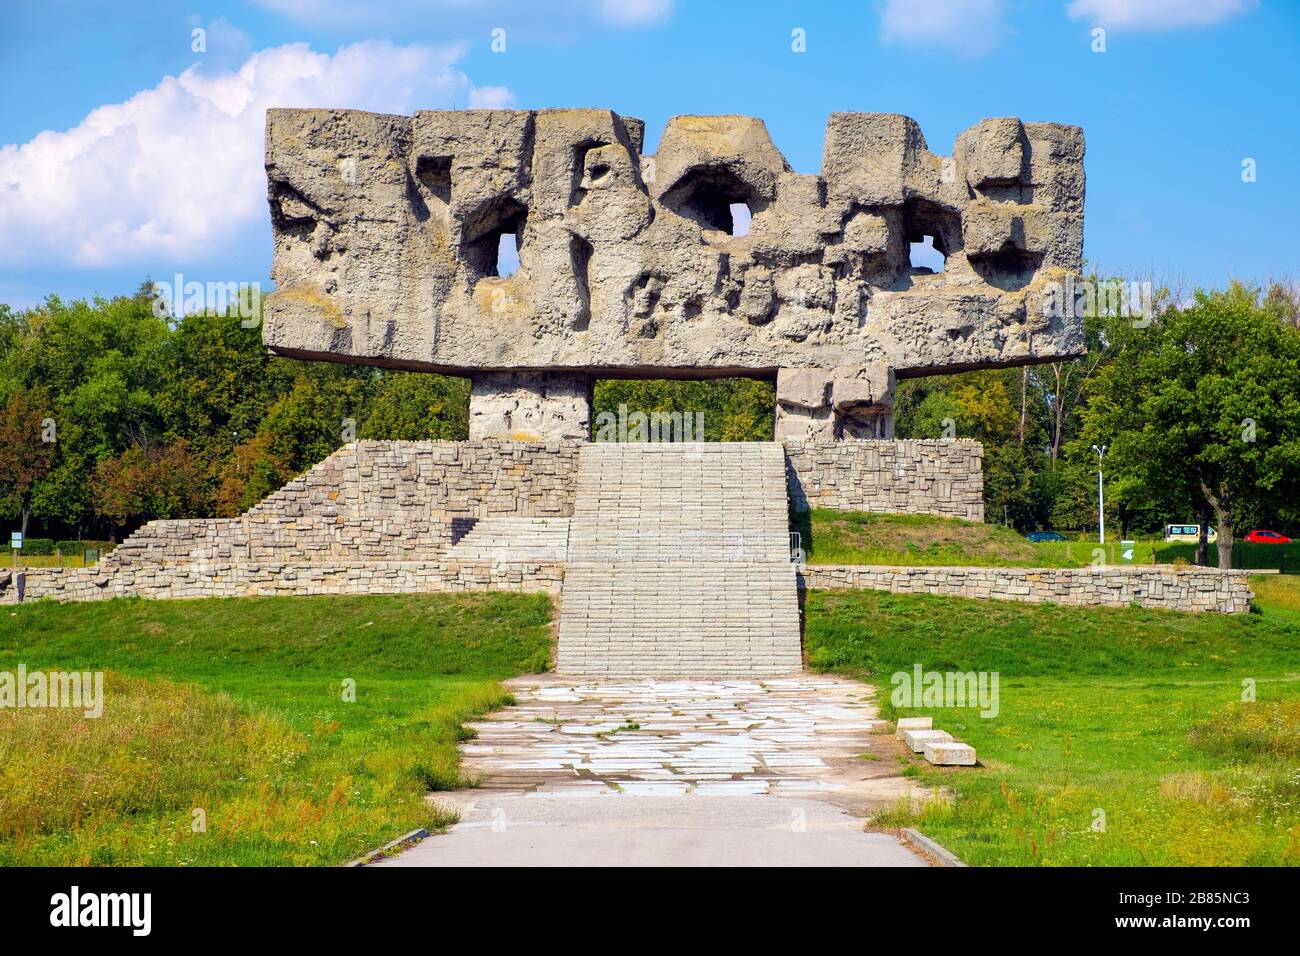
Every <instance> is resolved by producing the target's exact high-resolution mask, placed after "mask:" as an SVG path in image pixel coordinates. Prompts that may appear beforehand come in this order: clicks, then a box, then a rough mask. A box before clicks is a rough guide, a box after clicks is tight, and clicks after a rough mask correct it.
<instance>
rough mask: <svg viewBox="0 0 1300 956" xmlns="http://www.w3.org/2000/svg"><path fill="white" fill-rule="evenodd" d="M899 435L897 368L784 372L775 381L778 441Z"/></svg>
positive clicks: (845, 367) (841, 439) (790, 370)
mask: <svg viewBox="0 0 1300 956" xmlns="http://www.w3.org/2000/svg"><path fill="white" fill-rule="evenodd" d="M893 437H894V370H893V369H892V368H888V367H886V366H884V365H876V366H860V367H855V366H840V367H838V368H783V369H780V370H779V371H778V372H777V377H776V440H777V441H865V440H868V439H887V440H888V439H892V438H893Z"/></svg>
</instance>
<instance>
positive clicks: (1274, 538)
mask: <svg viewBox="0 0 1300 956" xmlns="http://www.w3.org/2000/svg"><path fill="white" fill-rule="evenodd" d="M1244 540H1246V541H1249V542H1250V543H1251V544H1290V543H1291V539H1290V538H1288V537H1287V536H1286V535H1284V534H1278V533H1277V532H1276V531H1264V530H1263V529H1261V528H1256V529H1255V530H1254V531H1252V532H1251V533H1250V534H1248V535H1246V537H1245V539H1244Z"/></svg>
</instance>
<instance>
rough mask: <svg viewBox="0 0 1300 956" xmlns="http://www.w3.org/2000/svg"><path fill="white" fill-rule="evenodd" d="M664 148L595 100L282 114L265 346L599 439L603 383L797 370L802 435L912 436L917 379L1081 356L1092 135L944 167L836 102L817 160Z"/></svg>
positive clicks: (1039, 130)
mask: <svg viewBox="0 0 1300 956" xmlns="http://www.w3.org/2000/svg"><path fill="white" fill-rule="evenodd" d="M643 140H644V124H643V123H642V122H641V121H640V120H636V119H632V118H629V117H625V116H620V115H618V114H616V113H613V112H610V111H608V110H596V109H583V110H538V111H531V110H467V111H422V112H417V113H416V114H415V115H414V117H407V116H387V115H379V114H374V113H363V112H355V111H349V110H298V109H277V110H270V111H268V114H267V127H266V170H267V176H268V180H269V198H270V204H271V219H272V223H273V226H274V234H275V263H274V268H273V275H274V279H275V282H276V291H275V293H273V294H272V295H271V296H269V297H268V299H267V301H266V303H265V310H264V316H263V318H264V324H263V335H264V339H265V342H266V344H267V345H268V346H269V347H270V348H271V349H272V350H273V351H274V352H276V353H278V354H281V355H286V356H293V357H297V358H308V359H324V360H329V361H338V362H359V363H365V364H371V365H381V366H387V367H393V368H403V369H415V370H426V371H436V372H448V373H455V374H461V375H468V376H469V377H470V378H471V379H472V396H471V407H470V436H471V438H472V439H488V438H514V439H519V440H525V441H539V440H555V439H565V438H576V439H585V438H588V437H589V433H590V427H591V399H590V395H591V385H592V381H593V379H594V378H595V377H608V378H634V377H653V378H710V377H720V376H732V375H744V376H751V377H759V378H767V379H772V380H775V382H776V387H777V393H776V397H777V415H776V436H775V437H776V438H777V440H799V439H803V440H825V439H869V438H877V439H879V438H892V436H893V414H892V394H893V389H894V384H895V380H896V378H899V377H907V376H915V375H923V374H931V373H938V372H955V371H961V370H966V369H975V368H987V367H994V366H1006V365H1019V364H1024V363H1028V362H1043V361H1050V360H1055V359H1061V358H1065V357H1069V356H1072V355H1076V354H1078V353H1080V352H1081V350H1082V348H1083V337H1082V321H1081V320H1080V319H1078V318H1074V317H1070V316H1065V317H1060V316H1055V317H1047V316H1045V311H1049V310H1044V309H1043V307H1042V302H1043V299H1044V297H1045V292H1046V290H1047V289H1048V288H1049V287H1050V286H1051V284H1053V283H1059V282H1062V281H1063V279H1064V277H1065V275H1066V274H1068V273H1074V272H1077V271H1078V270H1079V268H1080V265H1081V259H1082V252H1083V194H1084V176H1083V133H1082V131H1081V130H1080V129H1079V128H1077V127H1074V126H1061V125H1057V124H1053V123H1022V122H1021V121H1020V120H1017V119H1012V118H1001V119H988V120H983V121H982V122H980V123H977V124H976V125H975V126H973V127H971V128H970V129H968V130H966V131H964V132H963V133H961V134H960V135H959V136H958V137H957V142H956V146H955V148H954V150H953V155H952V156H951V157H946V156H940V155H937V154H934V153H931V152H930V151H929V149H928V148H927V146H926V141H925V138H924V137H923V136H922V135H921V131H920V129H919V128H918V126H917V124H916V123H915V122H914V121H913V120H911V119H909V118H907V117H905V116H898V115H893V114H884V113H835V114H832V115H831V117H830V120H829V122H828V124H827V128H826V136H825V144H824V151H823V158H822V171H821V173H820V174H819V175H804V174H799V173H795V172H792V171H791V169H790V166H789V164H788V163H787V162H786V160H785V158H784V157H783V156H782V155H781V153H780V152H779V151H778V150H777V148H776V147H775V145H773V143H772V140H771V138H770V137H769V136H768V133H767V129H766V127H765V126H764V125H763V123H762V121H761V120H757V119H752V118H749V117H744V116H678V117H674V118H673V119H671V120H670V121H669V122H668V125H667V128H666V129H665V130H664V133H663V136H662V138H661V139H660V142H659V146H658V150H657V151H656V152H655V153H654V154H653V155H646V154H644V153H643V150H642V145H643ZM742 206H743V207H745V209H744V210H742V209H741V208H740V207H742ZM746 212H747V214H748V217H749V220H750V222H749V228H748V231H747V234H738V233H742V232H744V230H743V229H738V228H737V223H738V222H743V220H744V217H745V215H746ZM503 236H508V237H512V238H513V241H514V242H515V243H516V246H517V251H518V259H519V267H518V270H517V271H515V272H514V273H513V274H510V275H501V274H499V272H500V271H501V270H499V268H498V267H499V265H500V263H499V261H498V257H499V250H500V248H501V243H502V237H503ZM927 237H929V242H930V243H931V244H932V245H933V247H934V249H935V250H937V252H938V253H939V254H941V255H942V256H943V257H944V263H943V268H942V270H941V271H938V272H935V271H932V270H930V269H926V268H920V267H915V266H913V265H912V264H911V262H910V257H909V251H910V244H911V243H917V242H922V241H923V240H925V239H926V238H927ZM508 241H510V240H509V239H507V242H508Z"/></svg>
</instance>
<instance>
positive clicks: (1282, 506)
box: [0, 282, 1300, 566]
mask: <svg viewBox="0 0 1300 956" xmlns="http://www.w3.org/2000/svg"><path fill="white" fill-rule="evenodd" d="M1157 300H1158V302H1159V307H1158V308H1156V309H1155V312H1154V315H1153V316H1152V317H1151V318H1150V319H1149V320H1148V321H1140V322H1139V321H1134V320H1133V319H1132V318H1131V317H1128V316H1121V315H1118V314H1115V315H1105V314H1094V315H1089V316H1087V317H1086V319H1085V338H1086V345H1087V351H1086V354H1084V355H1083V356H1081V357H1080V358H1077V359H1073V360H1070V361H1063V362H1053V363H1048V364H1045V365H1036V366H1025V367H1023V368H1010V369H996V370H984V371H977V372H968V373H963V374H958V375H948V376H932V377H927V378H917V379H910V380H906V381H903V382H900V383H899V388H898V391H897V395H896V409H895V411H896V431H897V435H898V437H899V438H935V437H957V438H972V439H977V440H979V441H981V442H983V444H984V447H985V459H984V468H985V499H986V515H987V517H988V520H990V521H1001V522H1005V523H1007V524H1009V525H1012V526H1014V527H1016V528H1018V529H1020V530H1022V531H1028V530H1032V529H1036V528H1055V529H1058V530H1066V531H1069V530H1086V529H1089V528H1092V527H1095V526H1096V523H1097V517H1098V516H1097V497H1096V471H1097V464H1098V461H1097V456H1096V453H1095V452H1094V451H1093V445H1097V446H1103V445H1104V446H1105V447H1106V454H1105V457H1104V458H1103V459H1102V466H1103V468H1104V470H1105V475H1106V499H1107V500H1106V512H1107V513H1106V519H1107V522H1108V525H1110V526H1112V527H1114V528H1115V529H1116V530H1117V531H1118V532H1119V533H1120V534H1121V535H1130V534H1135V533H1142V532H1150V531H1154V530H1156V529H1158V528H1159V527H1160V526H1161V525H1163V524H1165V523H1169V522H1173V523H1181V522H1197V523H1200V524H1201V525H1202V526H1205V525H1210V524H1212V525H1214V527H1215V528H1216V529H1217V531H1218V534H1219V560H1220V562H1221V563H1225V566H1226V562H1230V561H1231V545H1232V541H1233V540H1234V538H1236V537H1239V536H1240V534H1241V533H1242V531H1243V530H1245V529H1248V528H1249V527H1252V526H1274V527H1277V528H1278V529H1279V530H1281V529H1295V528H1296V525H1297V523H1298V522H1300V318H1298V316H1300V296H1297V294H1296V292H1295V290H1294V289H1292V288H1288V287H1285V286H1282V285H1274V286H1271V287H1270V288H1268V289H1267V290H1260V289H1256V288H1250V287H1246V286H1243V285H1240V284H1233V285H1232V286H1230V287H1229V288H1228V289H1226V290H1221V291H1215V292H1198V293H1196V294H1195V295H1194V296H1192V297H1191V298H1190V299H1189V300H1187V301H1182V302H1177V303H1175V302H1173V301H1172V296H1171V295H1170V294H1169V293H1168V291H1167V290H1166V291H1165V292H1164V293H1163V294H1162V295H1161V296H1158V297H1157ZM153 301H154V296H153V289H152V285H151V284H150V283H148V282H146V283H144V284H143V285H142V286H141V287H140V289H139V290H138V291H137V292H136V294H135V295H132V296H121V297H117V298H113V299H95V300H93V301H85V300H78V301H74V302H64V301H63V300H62V299H60V298H58V297H57V296H51V297H50V298H49V299H47V300H46V302H45V303H43V304H42V305H40V306H38V307H36V308H32V309H26V310H13V309H11V308H9V307H7V306H3V305H0V516H3V517H4V518H5V519H7V520H8V521H10V522H11V523H12V524H13V526H14V527H15V528H16V529H17V530H22V531H24V532H25V533H27V532H31V531H33V530H35V531H39V532H42V533H44V534H46V535H48V536H49V537H56V536H63V537H75V538H89V537H103V538H108V539H112V540H117V539H118V538H120V537H121V536H122V535H123V534H125V533H128V532H129V531H131V530H133V529H134V528H135V527H136V526H138V525H139V524H141V523H143V522H145V521H148V520H150V519H154V518H179V517H192V516H212V515H217V516H232V515H236V514H239V513H240V512H241V511H243V510H245V509H247V508H248V507H250V506H251V505H253V504H255V503H256V502H257V501H259V500H261V499H262V498H263V497H265V496H266V495H268V494H270V493H271V492H272V491H274V490H275V489H277V488H279V487H280V486H281V485H283V484H284V483H285V482H286V481H288V480H289V479H291V478H292V477H294V476H295V475H297V474H300V473H301V472H303V471H305V470H306V469H307V468H309V467H310V466H312V465H313V464H315V463H316V462H318V461H320V460H321V459H323V458H324V457H325V456H327V455H329V454H330V453H331V452H333V451H334V450H335V449H337V448H338V447H340V446H341V445H343V444H345V443H346V442H347V441H350V440H352V439H366V438H382V439H401V440H411V439H429V438H435V439H464V438H465V437H467V431H468V424H467V422H468V401H469V386H468V382H467V381H466V380H465V379H459V378H453V377H448V376H441V375H431V374H424V373H417V372H398V371H389V370H383V369H375V368H369V367H363V366H352V365H342V364H330V363H324V362H300V361H295V360H292V359H284V358H278V357H274V356H271V355H270V354H269V353H267V351H266V349H265V348H264V347H263V346H262V342H261V332H260V329H259V328H258V327H256V324H255V323H250V322H241V321H240V319H239V317H238V316H237V315H233V314H232V315H220V314H212V313H202V314H192V315H187V316H185V317H184V318H182V319H180V320H173V319H170V318H169V317H167V316H161V317H160V316H158V315H156V314H155V312H154V309H153V308H152V305H153ZM250 326H251V327H250ZM595 403H596V404H595V408H594V409H593V411H594V412H595V413H597V414H598V413H600V412H601V411H607V412H610V413H612V414H617V413H618V410H619V407H620V406H624V407H625V408H626V409H630V410H634V411H641V412H647V413H649V412H655V411H662V412H674V411H676V412H683V413H687V412H689V413H702V420H703V422H704V426H705V436H704V437H705V438H706V439H707V440H711V441H735V440H760V441H761V440H770V438H771V435H772V416H773V403H774V394H773V388H772V385H771V384H770V383H768V382H760V381H752V380H745V379H728V380H722V381H716V382H677V381H602V382H599V383H598V384H597V387H596V394H595Z"/></svg>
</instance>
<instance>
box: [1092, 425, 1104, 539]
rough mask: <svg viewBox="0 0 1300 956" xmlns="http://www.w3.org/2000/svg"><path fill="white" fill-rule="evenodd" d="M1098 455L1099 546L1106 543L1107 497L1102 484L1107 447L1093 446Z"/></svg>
mask: <svg viewBox="0 0 1300 956" xmlns="http://www.w3.org/2000/svg"><path fill="white" fill-rule="evenodd" d="M1092 450H1093V451H1095V452H1096V453H1097V538H1098V543H1099V544H1105V543H1106V495H1105V492H1104V491H1103V490H1102V484H1101V456H1102V455H1104V454H1106V446H1105V445H1102V446H1101V447H1100V448H1098V447H1097V446H1096V445H1093V446H1092Z"/></svg>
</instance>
